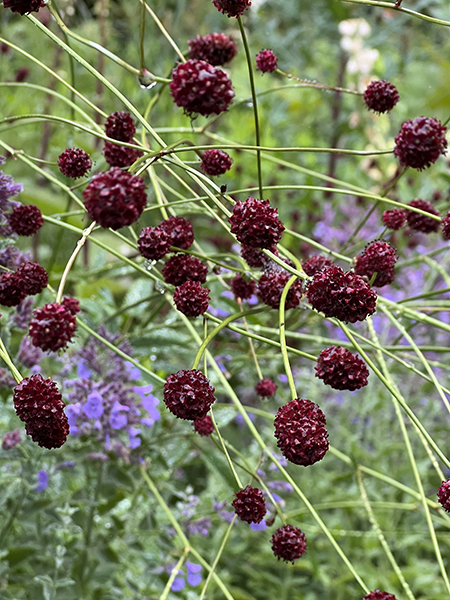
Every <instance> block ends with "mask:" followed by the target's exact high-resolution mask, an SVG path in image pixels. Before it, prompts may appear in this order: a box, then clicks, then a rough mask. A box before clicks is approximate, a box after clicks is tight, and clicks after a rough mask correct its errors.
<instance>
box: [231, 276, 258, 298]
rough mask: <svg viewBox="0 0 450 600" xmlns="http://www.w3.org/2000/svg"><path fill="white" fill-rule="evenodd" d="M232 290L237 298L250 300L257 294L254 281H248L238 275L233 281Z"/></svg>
mask: <svg viewBox="0 0 450 600" xmlns="http://www.w3.org/2000/svg"><path fill="white" fill-rule="evenodd" d="M231 289H232V291H233V294H234V295H235V297H236V298H241V300H248V299H249V298H251V297H252V296H253V294H254V293H255V290H256V282H255V281H253V279H250V280H249V281H247V279H244V277H242V275H236V277H234V279H232V280H231Z"/></svg>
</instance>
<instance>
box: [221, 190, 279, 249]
mask: <svg viewBox="0 0 450 600" xmlns="http://www.w3.org/2000/svg"><path fill="white" fill-rule="evenodd" d="M228 221H229V222H230V223H231V233H234V234H236V237H237V239H238V241H239V242H241V244H245V245H246V246H250V247H252V248H271V247H272V246H273V245H274V244H277V243H278V242H279V241H280V239H281V236H282V234H283V231H284V225H283V223H282V222H281V221H280V219H279V218H278V209H276V208H272V207H271V206H270V204H269V201H268V200H257V199H256V198H252V197H251V196H250V197H249V198H248V199H247V200H246V201H245V202H242V201H241V200H239V202H236V204H235V205H234V208H233V214H232V215H231V217H230V218H229V219H228Z"/></svg>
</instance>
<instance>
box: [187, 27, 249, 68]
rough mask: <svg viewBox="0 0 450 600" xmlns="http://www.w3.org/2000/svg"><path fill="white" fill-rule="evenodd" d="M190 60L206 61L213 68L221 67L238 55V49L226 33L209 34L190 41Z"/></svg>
mask: <svg viewBox="0 0 450 600" xmlns="http://www.w3.org/2000/svg"><path fill="white" fill-rule="evenodd" d="M188 46H189V58H195V59H197V60H204V61H206V62H207V63H209V64H210V65H212V66H213V67H220V66H221V65H224V64H225V63H227V62H230V60H231V59H232V58H234V57H235V56H236V54H237V53H238V47H237V44H236V42H235V41H234V40H233V38H232V37H231V36H229V35H225V34H224V33H209V34H208V35H204V36H200V35H198V36H197V37H196V38H195V39H193V40H189V41H188Z"/></svg>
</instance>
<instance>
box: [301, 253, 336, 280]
mask: <svg viewBox="0 0 450 600" xmlns="http://www.w3.org/2000/svg"><path fill="white" fill-rule="evenodd" d="M333 266H334V263H333V261H332V260H331V259H330V258H327V257H326V256H322V255H320V254H314V255H313V256H310V257H309V258H306V259H305V260H302V268H303V270H304V271H305V273H306V274H307V275H308V276H309V277H312V276H313V275H315V274H316V273H318V272H319V271H322V270H323V269H327V268H328V267H333Z"/></svg>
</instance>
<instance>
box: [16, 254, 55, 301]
mask: <svg viewBox="0 0 450 600" xmlns="http://www.w3.org/2000/svg"><path fill="white" fill-rule="evenodd" d="M15 275H16V278H17V285H18V287H19V289H20V290H22V292H23V293H24V294H26V295H27V296H34V295H35V294H40V293H41V292H42V290H43V289H44V288H46V287H47V285H48V275H47V271H46V270H45V269H44V267H41V266H40V265H38V264H37V263H33V262H26V263H23V264H21V265H20V267H19V268H18V269H17V271H16V272H15Z"/></svg>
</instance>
